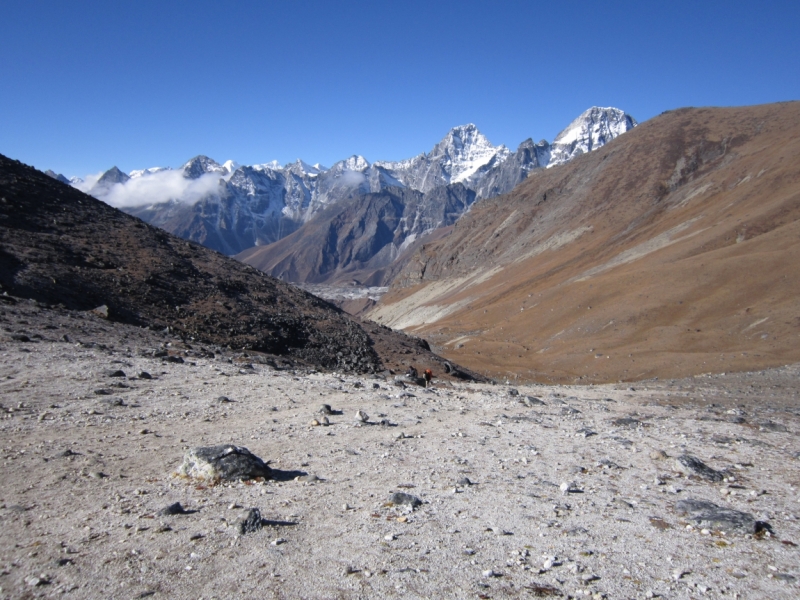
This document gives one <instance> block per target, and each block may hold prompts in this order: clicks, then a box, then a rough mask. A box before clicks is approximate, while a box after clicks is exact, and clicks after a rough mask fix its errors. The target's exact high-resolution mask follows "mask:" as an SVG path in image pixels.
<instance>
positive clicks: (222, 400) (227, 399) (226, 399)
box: [217, 396, 231, 403]
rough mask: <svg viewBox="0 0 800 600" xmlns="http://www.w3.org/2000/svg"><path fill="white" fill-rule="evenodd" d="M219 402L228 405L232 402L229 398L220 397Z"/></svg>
mask: <svg viewBox="0 0 800 600" xmlns="http://www.w3.org/2000/svg"><path fill="white" fill-rule="evenodd" d="M217 402H222V403H227V402H231V399H230V398H228V397H227V396H220V397H219V398H217Z"/></svg>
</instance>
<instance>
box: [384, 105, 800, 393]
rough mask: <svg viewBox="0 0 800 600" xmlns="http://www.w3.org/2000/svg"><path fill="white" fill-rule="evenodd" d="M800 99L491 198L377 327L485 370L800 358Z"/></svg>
mask: <svg viewBox="0 0 800 600" xmlns="http://www.w3.org/2000/svg"><path fill="white" fill-rule="evenodd" d="M799 218H800V102H790V103H781V104H773V105H765V106H755V107H745V108H703V109H681V110H676V111H671V112H668V113H665V114H663V115H660V116H659V117H656V118H654V119H652V120H651V121H648V122H646V123H643V124H641V125H640V126H639V127H637V128H636V129H635V130H633V131H630V132H628V133H626V134H625V135H623V136H621V137H619V138H618V139H616V140H614V141H613V142H612V143H610V144H608V145H607V146H605V147H603V148H601V149H600V150H597V151H595V152H592V153H590V154H587V155H584V156H582V157H580V158H578V159H576V160H575V161H573V162H572V163H569V164H567V165H564V166H562V167H557V168H553V169H549V170H546V171H538V172H535V173H534V174H533V175H532V176H531V177H529V178H528V180H527V181H525V182H524V183H523V184H521V185H520V186H519V187H518V188H517V189H516V190H514V192H512V193H511V194H508V195H506V196H502V197H499V198H495V199H492V200H489V201H483V202H480V203H478V204H476V205H474V206H473V208H472V211H471V212H470V213H469V214H468V215H466V216H465V217H464V218H463V219H461V220H460V221H459V222H458V223H457V224H456V226H455V227H454V228H453V232H452V234H451V235H450V236H449V237H447V238H445V239H443V240H440V241H439V242H436V243H433V244H428V245H426V246H424V247H423V248H422V250H421V251H420V252H419V253H418V254H417V255H416V256H415V257H414V259H412V260H411V262H410V263H409V265H408V266H407V267H406V269H405V271H404V272H403V273H402V274H401V275H400V276H399V277H398V279H396V280H395V286H396V287H395V289H393V290H391V291H390V293H389V294H387V295H386V296H384V298H383V299H382V301H381V303H380V304H379V305H378V307H376V308H375V309H374V310H373V311H371V313H370V316H371V317H372V318H374V319H376V320H377V321H379V322H382V323H385V324H388V325H390V326H392V327H397V328H403V329H405V330H406V331H409V332H413V333H415V334H417V335H421V336H423V337H425V338H427V339H428V340H430V341H431V342H432V343H434V344H435V345H436V346H437V347H438V348H439V349H440V351H441V352H442V353H443V354H444V355H445V356H447V357H449V358H452V359H454V360H457V361H459V362H461V363H462V364H465V365H466V366H468V367H471V368H473V369H476V370H479V371H481V372H485V373H490V374H493V375H496V376H503V377H520V378H523V379H535V380H549V381H574V380H582V381H586V382H588V381H593V382H602V381H615V380H637V379H643V378H650V377H655V376H661V377H663V376H670V377H676V376H684V375H691V374H697V373H702V372H723V371H731V370H747V369H759V368H763V367H767V366H776V365H783V364H787V363H791V362H797V361H800V299H799V298H800V296H799V294H798V293H799V292H800V221H799V220H798V219H799Z"/></svg>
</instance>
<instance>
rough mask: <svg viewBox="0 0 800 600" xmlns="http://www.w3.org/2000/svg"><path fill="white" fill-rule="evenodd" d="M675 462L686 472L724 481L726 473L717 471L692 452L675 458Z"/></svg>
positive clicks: (710, 479)
mask: <svg viewBox="0 0 800 600" xmlns="http://www.w3.org/2000/svg"><path fill="white" fill-rule="evenodd" d="M675 464H676V465H677V467H678V470H680V471H682V472H684V473H686V474H687V475H697V476H699V477H702V478H703V479H707V480H708V481H722V480H723V479H724V475H723V474H722V473H720V472H719V471H715V470H714V469H712V468H711V467H709V466H708V465H707V464H705V463H704V462H703V461H702V460H700V459H699V458H697V457H695V456H692V455H690V454H683V455H681V456H679V457H678V458H676V459H675Z"/></svg>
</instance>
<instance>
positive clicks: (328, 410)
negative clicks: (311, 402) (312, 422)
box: [319, 404, 333, 415]
mask: <svg viewBox="0 0 800 600" xmlns="http://www.w3.org/2000/svg"><path fill="white" fill-rule="evenodd" d="M319 412H321V413H322V414H323V415H332V414H333V410H332V409H331V405H330V404H323V405H321V406H320V407H319Z"/></svg>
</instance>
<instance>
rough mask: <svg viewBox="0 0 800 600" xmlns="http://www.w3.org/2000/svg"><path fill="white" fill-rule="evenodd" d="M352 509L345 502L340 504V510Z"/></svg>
mask: <svg viewBox="0 0 800 600" xmlns="http://www.w3.org/2000/svg"><path fill="white" fill-rule="evenodd" d="M352 508H353V507H352V506H350V505H349V504H347V503H346V502H345V503H344V504H342V510H351V509H352Z"/></svg>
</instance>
